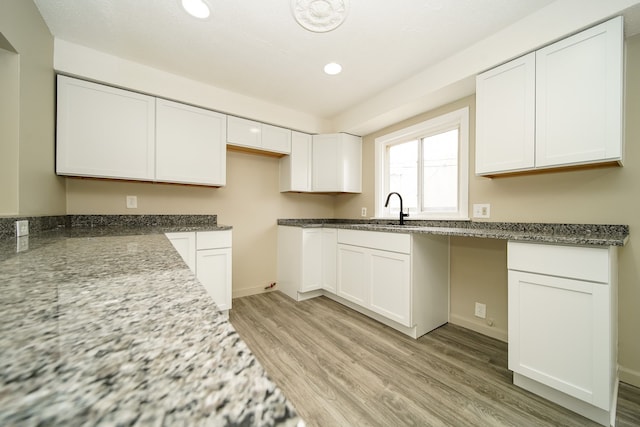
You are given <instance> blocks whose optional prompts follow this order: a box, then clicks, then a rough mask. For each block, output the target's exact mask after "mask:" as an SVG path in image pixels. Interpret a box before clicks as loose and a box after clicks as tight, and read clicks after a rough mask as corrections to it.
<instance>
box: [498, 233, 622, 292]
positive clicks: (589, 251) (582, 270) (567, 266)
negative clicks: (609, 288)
mask: <svg viewBox="0 0 640 427" xmlns="http://www.w3.org/2000/svg"><path fill="white" fill-rule="evenodd" d="M507 267H508V269H509V270H517V271H526V272H531V273H540V274H545V275H548V276H559V277H567V278H572V279H579V280H587V281H590V282H600V283H608V282H609V280H610V270H609V267H610V259H609V249H608V248H607V247H603V248H599V247H581V246H561V245H543V244H536V243H521V242H509V243H508V244H507Z"/></svg>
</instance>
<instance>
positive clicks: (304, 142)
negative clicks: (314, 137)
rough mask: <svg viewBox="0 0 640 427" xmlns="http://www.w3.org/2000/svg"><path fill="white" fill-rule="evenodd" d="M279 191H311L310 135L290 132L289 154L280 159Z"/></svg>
mask: <svg viewBox="0 0 640 427" xmlns="http://www.w3.org/2000/svg"><path fill="white" fill-rule="evenodd" d="M280 191H281V192H286V191H299V192H307V191H311V135H309V134H306V133H301V132H295V131H293V132H291V154H290V155H288V156H284V157H282V158H281V159H280Z"/></svg>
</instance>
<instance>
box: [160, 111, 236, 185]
mask: <svg viewBox="0 0 640 427" xmlns="http://www.w3.org/2000/svg"><path fill="white" fill-rule="evenodd" d="M226 135H227V124H226V116H225V115H224V114H219V113H216V112H213V111H209V110H204V109H202V108H196V107H191V106H188V105H184V104H180V103H177V102H172V101H167V100H162V99H158V100H157V103H156V180H157V181H164V182H177V183H184V184H199V185H211V186H222V185H225V183H226Z"/></svg>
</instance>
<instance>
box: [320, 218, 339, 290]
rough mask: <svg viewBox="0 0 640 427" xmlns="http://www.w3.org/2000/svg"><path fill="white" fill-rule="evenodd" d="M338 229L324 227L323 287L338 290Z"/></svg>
mask: <svg viewBox="0 0 640 427" xmlns="http://www.w3.org/2000/svg"><path fill="white" fill-rule="evenodd" d="M337 247H338V230H336V229H335V228H324V227H323V228H322V289H324V290H326V291H329V292H332V293H335V292H336V279H337V276H336V274H337V273H336V259H337V258H336V257H337Z"/></svg>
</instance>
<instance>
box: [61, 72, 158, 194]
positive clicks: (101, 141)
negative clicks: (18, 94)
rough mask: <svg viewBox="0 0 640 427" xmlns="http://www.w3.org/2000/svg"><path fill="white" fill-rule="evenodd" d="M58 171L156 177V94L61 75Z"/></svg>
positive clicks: (101, 176)
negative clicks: (148, 94) (151, 94)
mask: <svg viewBox="0 0 640 427" xmlns="http://www.w3.org/2000/svg"><path fill="white" fill-rule="evenodd" d="M57 91H58V100H57V129H56V133H57V135H56V141H57V145H56V173H57V174H59V175H72V176H89V177H98V178H122V179H133V180H149V181H151V180H153V179H154V156H155V98H153V97H150V96H146V95H142V94H139V93H134V92H129V91H126V90H121V89H116V88H113V87H109V86H104V85H99V84H95V83H91V82H86V81H82V80H77V79H73V78H70V77H66V76H58V87H57Z"/></svg>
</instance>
